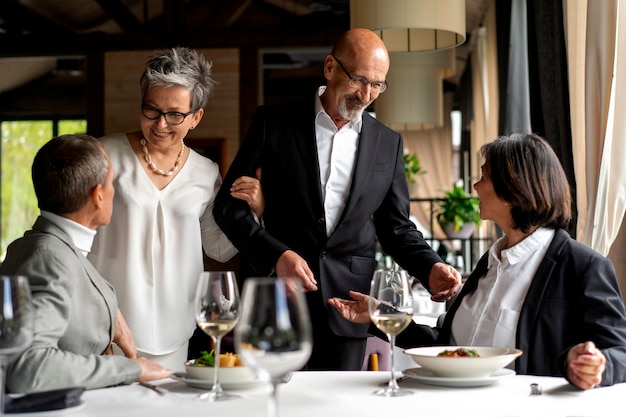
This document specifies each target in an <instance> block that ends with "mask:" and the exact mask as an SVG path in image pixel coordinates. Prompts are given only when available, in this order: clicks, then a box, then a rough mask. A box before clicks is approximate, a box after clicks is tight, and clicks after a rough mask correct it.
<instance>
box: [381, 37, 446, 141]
mask: <svg viewBox="0 0 626 417" xmlns="http://www.w3.org/2000/svg"><path fill="white" fill-rule="evenodd" d="M389 58H390V68H389V72H388V73H387V82H388V83H389V89H388V90H386V91H385V93H384V94H381V95H380V96H379V97H378V98H377V99H376V102H375V104H374V110H375V112H376V118H377V119H378V120H380V121H381V122H382V123H384V124H386V125H387V126H389V127H390V128H391V129H393V130H396V131H416V130H426V129H434V128H439V127H441V126H443V107H444V103H443V79H444V78H447V77H450V76H452V75H453V74H454V72H455V58H456V53H455V50H454V49H448V50H444V51H437V52H428V53H410V54H407V53H392V54H390V55H389Z"/></svg>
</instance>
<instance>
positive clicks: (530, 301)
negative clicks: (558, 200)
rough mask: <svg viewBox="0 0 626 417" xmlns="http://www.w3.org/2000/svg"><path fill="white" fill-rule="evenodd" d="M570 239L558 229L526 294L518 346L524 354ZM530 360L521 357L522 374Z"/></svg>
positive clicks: (518, 323) (518, 329) (519, 321)
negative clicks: (561, 255)
mask: <svg viewBox="0 0 626 417" xmlns="http://www.w3.org/2000/svg"><path fill="white" fill-rule="evenodd" d="M568 239H569V235H568V234H567V232H565V231H564V230H561V229H557V230H556V231H555V234H554V238H553V239H552V242H551V243H550V247H549V248H548V251H547V252H546V255H545V256H544V258H543V261H541V264H539V268H537V272H536V273H535V275H534V276H533V280H532V282H531V283H530V287H529V288H528V293H527V294H526V298H525V300H524V304H523V305H522V310H521V312H520V316H519V319H518V322H517V340H516V345H517V346H518V347H519V349H521V350H522V351H524V352H529V351H530V349H529V343H530V342H531V341H532V340H531V337H530V335H532V334H534V333H535V331H534V330H533V328H534V327H535V325H536V323H537V317H538V315H539V306H540V305H541V304H542V303H543V298H544V294H545V293H546V289H547V288H548V284H549V283H550V277H551V276H552V271H553V270H554V268H555V267H556V265H557V262H556V257H557V256H558V255H559V254H560V252H561V250H562V249H563V246H564V245H565V244H566V243H567V241H568ZM522 341H524V343H522ZM528 359H529V358H528V355H522V356H521V357H520V359H519V361H520V371H521V372H526V368H527V364H528Z"/></svg>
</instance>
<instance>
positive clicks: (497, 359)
mask: <svg viewBox="0 0 626 417" xmlns="http://www.w3.org/2000/svg"><path fill="white" fill-rule="evenodd" d="M464 350H466V351H468V352H469V351H474V352H475V353H476V355H477V356H472V355H471V353H470V355H469V356H467V355H466V356H455V355H454V354H444V355H441V356H440V354H442V353H444V351H448V352H455V351H458V352H463V351H464ZM458 352H457V353H458ZM404 353H405V354H407V355H409V356H410V357H411V359H413V361H414V362H415V363H417V364H418V365H420V366H421V367H422V368H424V369H425V370H427V371H430V372H432V375H434V376H438V377H449V378H484V377H488V376H490V375H493V374H494V373H495V372H496V371H498V370H499V369H501V368H504V367H505V366H507V365H509V364H511V363H512V362H513V361H514V360H515V358H517V357H518V356H520V355H521V354H522V351H521V350H519V349H509V348H498V347H482V346H430V347H421V348H412V349H407V350H405V351H404Z"/></svg>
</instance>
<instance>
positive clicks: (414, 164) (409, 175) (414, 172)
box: [404, 149, 426, 184]
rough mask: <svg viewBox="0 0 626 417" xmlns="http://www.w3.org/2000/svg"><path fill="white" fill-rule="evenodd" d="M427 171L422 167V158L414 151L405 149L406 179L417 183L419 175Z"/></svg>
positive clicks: (410, 182)
mask: <svg viewBox="0 0 626 417" xmlns="http://www.w3.org/2000/svg"><path fill="white" fill-rule="evenodd" d="M425 173H426V171H424V170H423V169H422V166H421V165H420V160H419V158H418V157H417V155H415V154H414V153H410V152H409V151H408V150H406V149H405V150H404V174H405V175H406V181H407V182H408V183H409V184H415V182H416V178H417V176H418V175H423V174H425Z"/></svg>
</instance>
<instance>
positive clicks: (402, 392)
mask: <svg viewBox="0 0 626 417" xmlns="http://www.w3.org/2000/svg"><path fill="white" fill-rule="evenodd" d="M373 394H374V395H378V396H380V397H406V396H407V395H413V394H415V391H412V390H410V389H403V388H398V389H396V390H394V389H391V388H389V387H386V388H381V389H379V390H376V391H374V392H373Z"/></svg>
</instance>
